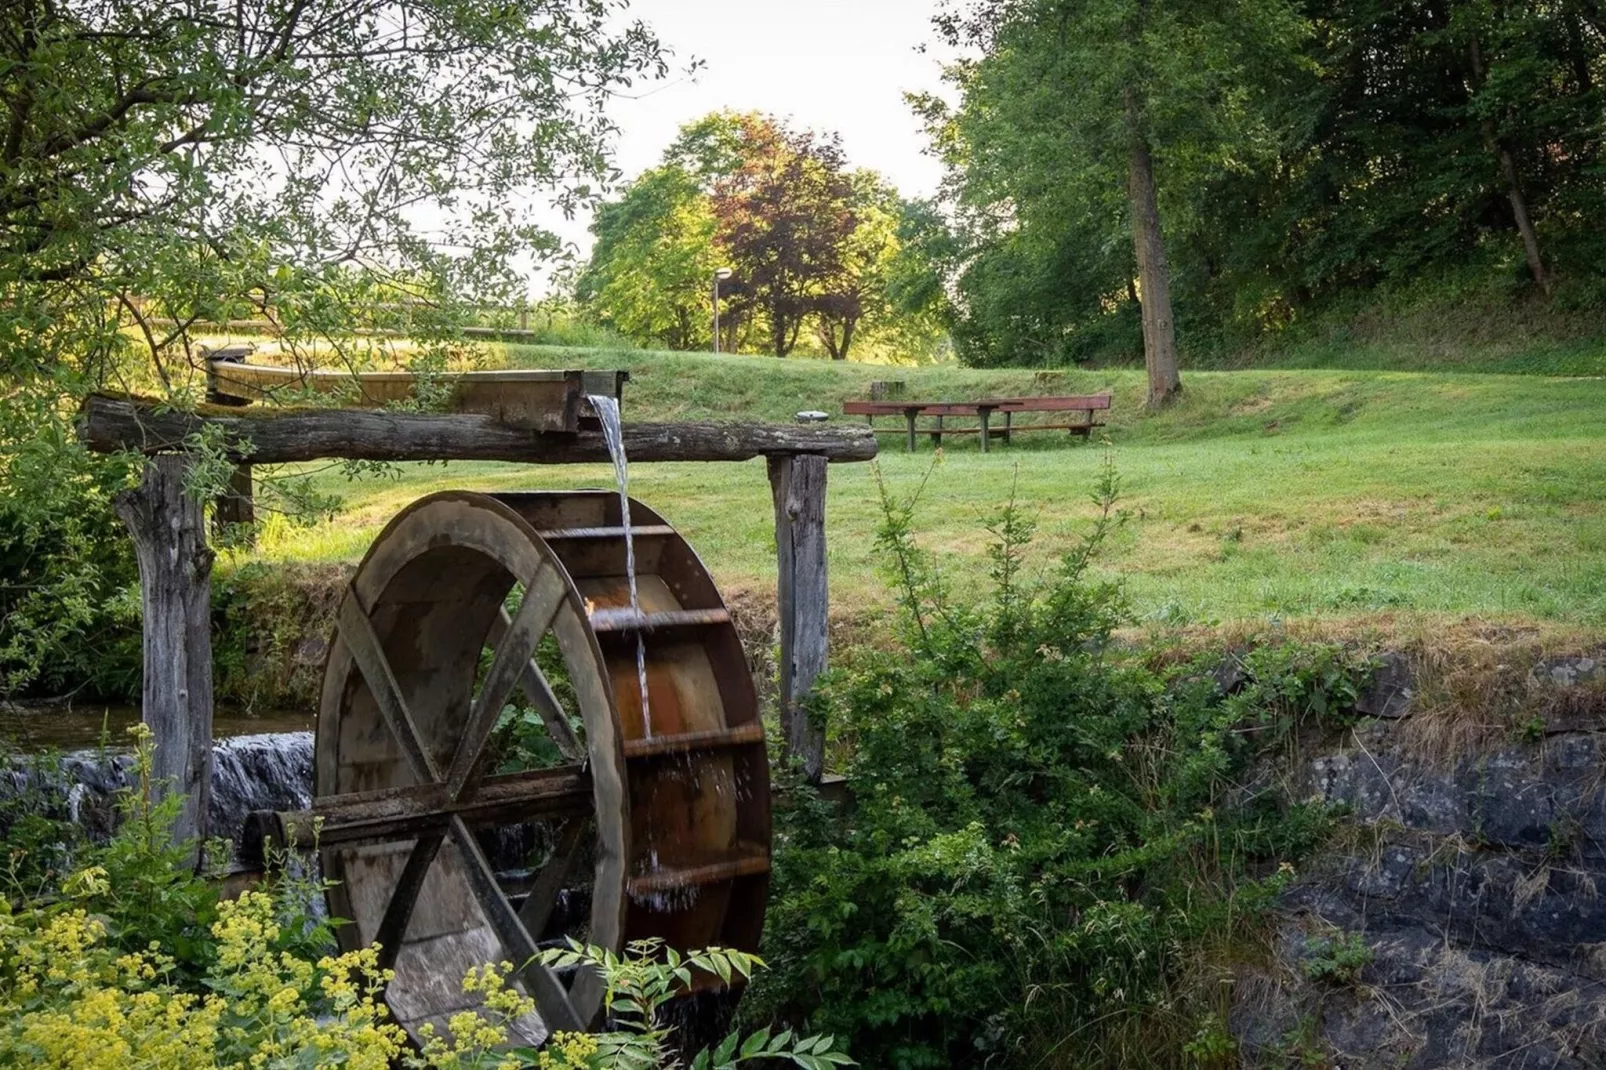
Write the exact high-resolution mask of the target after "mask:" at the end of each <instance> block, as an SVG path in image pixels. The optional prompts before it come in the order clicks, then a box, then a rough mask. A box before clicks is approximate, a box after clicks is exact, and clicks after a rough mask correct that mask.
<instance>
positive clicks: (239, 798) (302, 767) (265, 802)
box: [0, 732, 312, 841]
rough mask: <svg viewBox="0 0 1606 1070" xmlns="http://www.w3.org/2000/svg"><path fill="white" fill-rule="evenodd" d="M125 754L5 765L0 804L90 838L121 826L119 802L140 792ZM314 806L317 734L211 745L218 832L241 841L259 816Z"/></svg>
mask: <svg viewBox="0 0 1606 1070" xmlns="http://www.w3.org/2000/svg"><path fill="white" fill-rule="evenodd" d="M134 783H135V779H134V759H133V756H132V755H131V754H129V752H128V751H127V749H126V748H117V749H113V748H105V749H90V750H79V751H72V752H70V753H67V754H63V755H60V756H59V757H26V756H23V757H16V758H13V759H11V760H10V761H0V798H9V799H20V800H27V801H28V804H29V806H30V808H35V809H36V810H37V812H39V813H41V814H42V815H43V816H47V817H51V818H54V819H57V820H67V821H70V822H72V823H73V824H75V825H77V826H79V827H80V828H82V829H83V830H84V831H85V833H86V834H87V835H88V836H89V838H90V839H92V840H103V839H105V838H106V837H108V836H110V835H111V833H112V830H113V829H114V828H115V827H116V825H117V797H118V794H119V793H120V792H123V791H126V790H127V789H129V788H131V787H133V786H134ZM311 804H312V733H310V732H274V733H270V734H267V735H256V736H234V737H231V738H229V739H220V740H217V741H215V742H214V743H213V744H212V806H211V809H210V811H209V816H210V821H211V828H212V834H213V835H214V836H222V837H226V838H228V839H231V840H235V841H238V839H239V836H240V832H241V830H242V829H243V828H244V827H245V819H246V815H248V814H250V813H251V812H252V811H254V810H304V809H306V808H307V807H308V806H310V805H311Z"/></svg>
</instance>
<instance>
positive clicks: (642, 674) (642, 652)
mask: <svg viewBox="0 0 1606 1070" xmlns="http://www.w3.org/2000/svg"><path fill="white" fill-rule="evenodd" d="M586 400H587V401H589V402H591V409H592V411H593V412H595V413H596V414H597V419H598V420H599V421H600V422H601V424H602V440H603V441H604V442H606V443H607V444H608V456H610V457H612V458H613V475H614V479H615V480H616V481H617V482H618V484H619V522H620V523H621V524H623V525H624V529H625V579H626V581H627V583H628V584H629V586H630V611H631V612H632V613H633V614H635V616H636V623H637V625H638V627H637V629H636V680H637V682H638V683H639V684H640V686H641V731H642V736H643V738H645V739H651V738H652V711H651V709H649V707H648V703H647V641H646V639H645V638H643V636H642V631H641V628H640V627H639V625H640V623H641V597H640V595H639V594H638V593H637V591H636V538H635V534H634V533H633V532H632V530H631V525H630V461H629V459H628V458H626V457H625V434H624V428H623V427H622V426H621V424H620V422H619V399H618V398H612V397H608V396H607V395H605V394H587V395H586Z"/></svg>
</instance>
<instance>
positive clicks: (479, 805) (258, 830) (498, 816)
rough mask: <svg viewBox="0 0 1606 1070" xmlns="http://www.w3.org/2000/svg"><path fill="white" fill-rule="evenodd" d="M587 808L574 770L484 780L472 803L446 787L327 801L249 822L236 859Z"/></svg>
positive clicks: (581, 776)
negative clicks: (458, 822) (267, 850)
mask: <svg viewBox="0 0 1606 1070" xmlns="http://www.w3.org/2000/svg"><path fill="white" fill-rule="evenodd" d="M592 805H593V804H592V793H591V776H590V774H589V773H587V772H586V771H585V770H584V769H582V768H581V767H580V766H578V765H571V766H559V767H558V768H556V769H538V770H533V771H530V772H526V773H510V774H506V775H503V776H494V777H487V778H486V779H485V780H484V781H483V782H482V783H481V784H480V785H479V787H478V789H477V790H476V791H475V792H474V794H473V796H472V797H471V798H467V799H460V800H456V799H453V798H451V795H450V792H449V790H448V788H447V786H446V785H445V784H425V785H422V786H415V787H410V788H386V789H384V790H381V791H370V792H362V793H360V794H355V795H333V796H326V797H324V798H321V799H319V800H317V802H316V803H315V804H314V805H313V808H312V809H311V810H291V811H284V812H274V811H270V810H264V811H259V812H257V813H254V814H251V815H250V818H249V819H248V822H247V824H246V827H245V829H244V832H243V835H242V837H241V857H242V858H243V859H244V860H245V861H247V862H255V863H260V862H262V861H263V857H262V852H263V849H264V847H265V846H266V845H270V844H271V845H273V846H275V847H276V848H278V849H286V848H292V847H295V848H300V849H303V850H305V849H309V848H311V847H313V846H314V845H316V846H318V847H320V848H329V847H348V846H352V845H354V844H362V843H385V842H390V841H395V840H406V839H411V838H413V837H416V836H420V835H423V834H426V833H444V832H445V830H446V826H447V824H448V823H449V822H450V821H451V819H452V818H453V817H454V816H455V817H461V818H462V819H463V820H464V821H466V822H467V823H468V824H469V825H472V826H478V825H490V824H498V823H517V822H520V821H533V820H540V819H544V818H555V817H562V816H567V815H576V814H578V815H585V814H590V813H591V810H592Z"/></svg>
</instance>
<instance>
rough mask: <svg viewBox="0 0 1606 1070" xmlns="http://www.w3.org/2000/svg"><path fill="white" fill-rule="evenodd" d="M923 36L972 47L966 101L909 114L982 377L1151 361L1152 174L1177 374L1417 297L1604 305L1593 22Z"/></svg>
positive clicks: (1138, 16) (1479, 17) (1366, 2)
mask: <svg viewBox="0 0 1606 1070" xmlns="http://www.w3.org/2000/svg"><path fill="white" fill-rule="evenodd" d="M937 30H938V33H939V35H941V36H943V37H945V38H946V39H947V40H948V41H950V42H952V43H953V44H955V45H959V46H962V47H963V48H964V49H965V53H964V54H965V56H966V58H965V59H963V60H961V61H960V62H957V63H955V64H953V65H952V66H951V67H950V68H949V70H948V78H949V80H950V82H951V83H952V84H953V86H954V87H955V88H956V89H957V90H958V92H959V101H958V103H957V106H954V107H951V108H950V107H948V106H947V105H945V104H944V103H943V102H942V100H941V99H940V98H938V97H935V96H927V97H921V98H917V99H916V101H915V105H916V108H917V111H918V112H919V114H920V115H921V117H922V118H923V119H924V121H925V123H926V125H927V128H928V130H929V132H930V135H931V140H932V144H933V148H934V150H935V151H937V152H938V153H940V154H941V156H942V158H943V159H944V161H945V163H946V165H947V169H948V182H947V188H946V195H947V196H946V202H947V204H946V206H947V210H948V212H949V215H950V219H951V223H952V226H953V229H954V241H955V245H956V250H955V253H954V257H953V260H952V262H951V277H952V282H953V294H954V297H955V300H954V303H953V305H952V307H951V313H952V315H953V317H954V336H955V341H956V344H957V346H958V348H959V350H960V352H961V355H962V356H963V357H964V358H965V359H967V360H969V361H971V362H973V363H978V364H1006V363H1015V364H1033V363H1043V362H1059V361H1065V360H1076V359H1083V358H1086V357H1090V356H1093V355H1104V356H1115V355H1124V354H1126V353H1130V352H1132V351H1133V350H1135V349H1136V348H1137V347H1138V345H1139V344H1140V342H1139V339H1140V337H1142V338H1144V340H1145V341H1148V340H1149V338H1148V335H1149V334H1150V327H1151V326H1152V325H1151V324H1147V323H1145V322H1144V318H1143V316H1142V315H1141V314H1140V313H1147V312H1149V311H1150V309H1149V308H1148V299H1149V298H1150V297H1151V296H1152V295H1151V293H1150V292H1149V291H1151V290H1152V289H1153V286H1152V285H1151V283H1152V280H1150V279H1149V278H1146V277H1145V273H1144V271H1143V266H1144V265H1143V264H1142V262H1141V253H1142V251H1143V250H1142V248H1141V244H1140V245H1139V246H1132V245H1131V244H1130V235H1131V233H1132V231H1133V229H1134V224H1138V225H1139V229H1141V225H1142V223H1143V220H1142V219H1141V212H1140V211H1138V210H1137V209H1138V207H1139V206H1138V198H1137V197H1136V196H1135V193H1134V190H1135V187H1136V185H1138V183H1136V182H1135V178H1134V176H1135V175H1136V174H1137V172H1138V171H1139V170H1140V169H1139V168H1138V167H1137V166H1136V165H1135V163H1134V161H1135V160H1136V158H1137V156H1138V155H1140V154H1142V153H1143V152H1146V154H1147V156H1148V160H1149V164H1150V171H1151V178H1152V182H1153V186H1154V192H1155V196H1154V208H1155V217H1156V220H1157V227H1156V231H1157V236H1158V237H1159V238H1160V239H1161V240H1162V242H1163V245H1162V246H1161V248H1162V249H1163V254H1164V258H1165V261H1166V265H1167V267H1168V269H1169V271H1168V276H1169V278H1168V279H1167V281H1168V282H1169V288H1170V290H1171V295H1172V298H1173V302H1174V305H1175V317H1174V318H1175V323H1176V324H1177V325H1178V330H1179V333H1180V335H1181V338H1182V341H1181V348H1182V349H1183V351H1184V352H1186V351H1187V350H1188V349H1189V348H1190V346H1191V347H1192V348H1193V349H1194V351H1195V352H1197V351H1199V350H1201V349H1204V348H1207V347H1209V346H1211V345H1213V344H1220V343H1221V342H1222V341H1223V340H1228V339H1234V338H1236V339H1239V340H1243V339H1248V338H1253V337H1256V336H1259V335H1262V334H1264V333H1265V332H1268V331H1275V330H1280V329H1282V328H1283V327H1285V326H1287V325H1288V324H1290V323H1293V322H1297V321H1298V320H1299V319H1300V318H1301V317H1306V316H1310V315H1313V314H1315V313H1317V312H1319V311H1320V310H1321V309H1322V308H1323V307H1325V306H1326V305H1328V304H1330V303H1332V302H1335V301H1339V300H1342V299H1343V298H1344V297H1345V296H1346V295H1347V294H1351V293H1358V292H1364V291H1368V290H1370V289H1372V288H1375V287H1377V286H1379V285H1391V284H1395V283H1400V284H1404V283H1405V282H1407V281H1416V280H1421V279H1423V278H1424V277H1428V278H1435V279H1443V280H1446V281H1445V283H1444V285H1447V286H1453V285H1461V284H1464V283H1465V282H1466V281H1467V280H1469V279H1473V280H1476V279H1482V280H1488V282H1489V284H1490V285H1494V286H1497V287H1504V288H1505V290H1506V292H1508V293H1513V294H1517V295H1520V294H1522V293H1523V292H1524V291H1526V292H1527V293H1529V294H1531V295H1533V297H1535V298H1536V299H1540V300H1546V299H1550V298H1551V297H1552V296H1554V297H1555V298H1556V299H1559V300H1564V301H1568V302H1573V303H1578V302H1584V303H1587V304H1593V303H1594V302H1596V301H1597V300H1598V299H1599V297H1598V295H1599V294H1601V293H1602V292H1603V289H1602V285H1601V284H1602V282H1606V271H1603V270H1602V268H1601V264H1602V263H1603V262H1606V261H1603V260H1602V258H1601V256H1600V255H1599V253H1600V249H1599V238H1598V236H1597V234H1596V231H1595V228H1593V227H1591V226H1590V225H1589V220H1590V219H1591V218H1592V217H1593V215H1594V214H1595V213H1597V212H1598V211H1599V209H1600V207H1601V200H1602V194H1603V192H1606V189H1603V185H1602V180H1601V170H1600V163H1599V161H1600V141H1601V134H1602V116H1603V114H1606V113H1603V111H1602V108H1601V90H1600V88H1599V87H1600V81H1601V77H1602V74H1603V68H1606V18H1603V17H1602V15H1601V13H1600V11H1599V9H1598V5H1596V4H1594V3H1592V2H1587V0H1563V2H1560V3H1554V4H1552V3H1545V4H1538V3H1523V2H1516V0H1451V2H1449V3H1425V2H1412V3H1382V2H1374V0H1221V2H1216V0H979V2H976V3H972V4H969V5H967V6H965V7H962V8H959V9H958V10H956V11H952V12H949V13H948V14H946V15H944V16H941V17H939V19H938V21H937ZM1451 280H1459V281H1451ZM1147 348H1149V349H1150V351H1151V353H1152V350H1153V346H1152V344H1151V345H1149V346H1148V347H1147Z"/></svg>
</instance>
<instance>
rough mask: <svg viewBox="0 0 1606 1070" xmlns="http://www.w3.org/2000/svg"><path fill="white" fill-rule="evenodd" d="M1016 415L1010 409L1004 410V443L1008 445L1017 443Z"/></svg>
mask: <svg viewBox="0 0 1606 1070" xmlns="http://www.w3.org/2000/svg"><path fill="white" fill-rule="evenodd" d="M1014 417H1015V414H1014V413H1012V412H1010V411H1009V410H1008V409H1005V410H1004V445H1006V446H1013V445H1014V444H1015V427H1014V424H1015V419H1014Z"/></svg>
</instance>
